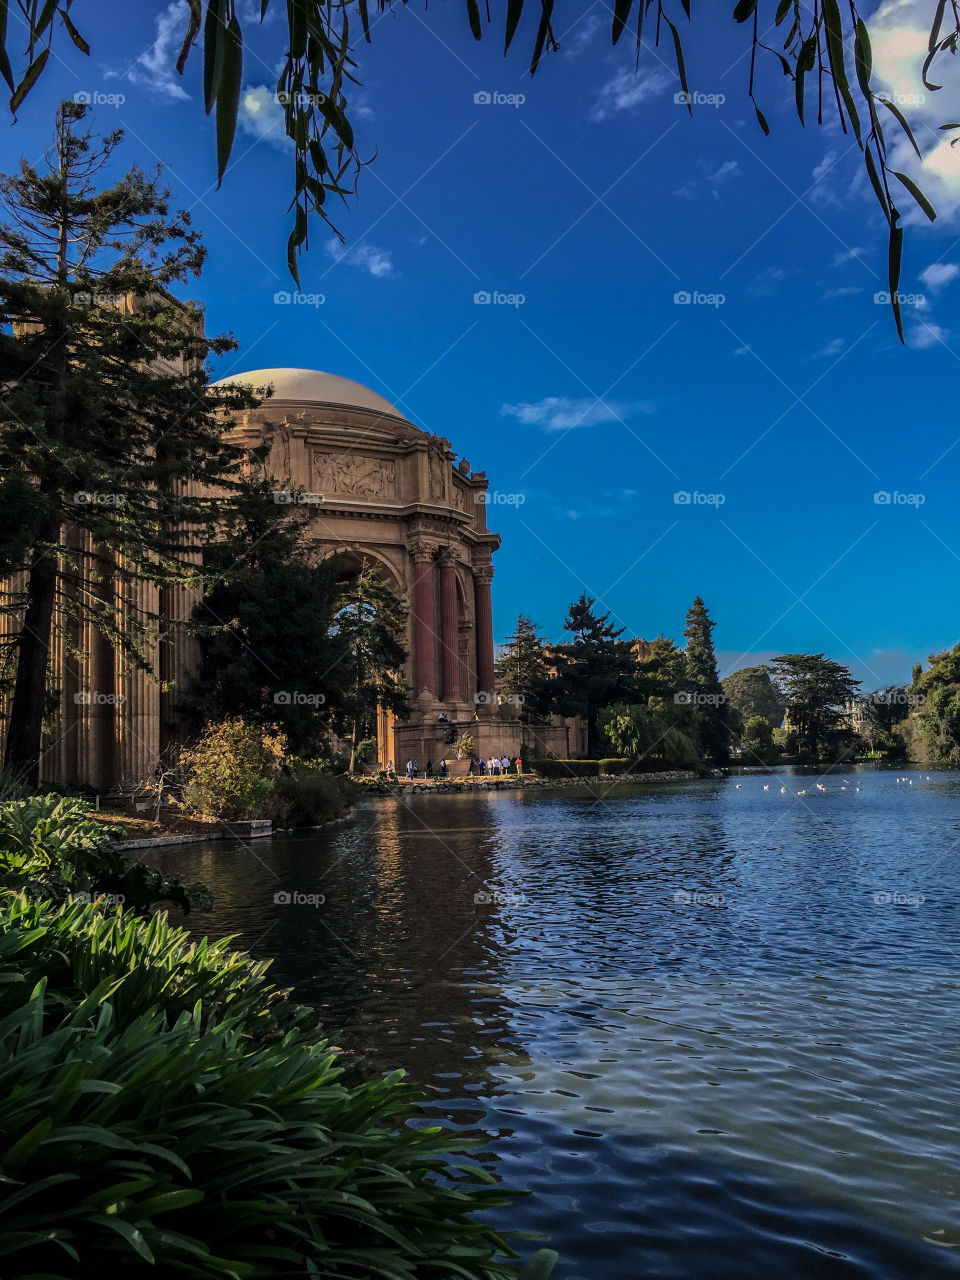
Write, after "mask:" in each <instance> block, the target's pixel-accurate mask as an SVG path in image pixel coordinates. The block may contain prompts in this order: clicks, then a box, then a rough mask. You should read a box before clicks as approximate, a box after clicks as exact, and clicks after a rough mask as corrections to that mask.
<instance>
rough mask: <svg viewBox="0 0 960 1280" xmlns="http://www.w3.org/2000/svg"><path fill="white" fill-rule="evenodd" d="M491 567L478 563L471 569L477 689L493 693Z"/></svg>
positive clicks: (494, 680)
mask: <svg viewBox="0 0 960 1280" xmlns="http://www.w3.org/2000/svg"><path fill="white" fill-rule="evenodd" d="M492 581H493V569H492V568H491V566H490V565H480V566H478V567H477V568H475V569H474V571H473V590H474V598H475V602H476V610H477V689H478V690H479V691H481V692H483V693H491V694H492V693H493V691H494V690H495V689H496V687H497V686H496V675H495V674H494V670H493V604H492V601H491V599H490V583H491V582H492Z"/></svg>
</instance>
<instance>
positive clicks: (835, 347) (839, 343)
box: [807, 338, 846, 360]
mask: <svg viewBox="0 0 960 1280" xmlns="http://www.w3.org/2000/svg"><path fill="white" fill-rule="evenodd" d="M845 345H846V344H845V343H844V340H843V339H842V338H831V339H830V341H829V342H828V343H826V345H825V346H822V347H821V348H820V350H819V351H814V353H813V355H810V356H807V359H808V360H824V359H826V358H827V357H828V356H838V355H839V354H840V352H841V351H842V350H843V348H844V346H845Z"/></svg>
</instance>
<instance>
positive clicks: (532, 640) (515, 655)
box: [495, 613, 550, 724]
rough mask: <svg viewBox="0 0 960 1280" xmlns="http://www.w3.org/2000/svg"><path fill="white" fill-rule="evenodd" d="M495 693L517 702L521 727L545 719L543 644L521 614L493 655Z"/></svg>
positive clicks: (532, 624)
mask: <svg viewBox="0 0 960 1280" xmlns="http://www.w3.org/2000/svg"><path fill="white" fill-rule="evenodd" d="M495 665H496V673H497V692H498V693H499V694H502V695H504V696H506V697H507V698H514V699H520V700H521V701H520V719H521V720H522V721H523V723H524V724H542V723H543V722H544V721H545V720H547V719H548V718H549V713H550V698H549V695H548V693H547V683H548V680H549V671H548V669H547V659H546V652H545V649H544V640H543V637H542V636H541V634H540V628H539V627H538V626H537V624H536V623H535V622H534V621H533V620H532V619H531V618H528V617H527V616H526V615H525V614H522V613H521V614H520V616H519V617H518V618H517V626H516V630H515V631H514V633H513V635H512V636H510V638H509V639H508V640H507V642H506V644H505V645H504V646H503V648H502V649H501V651H500V653H499V654H498V655H497V661H496V664H495Z"/></svg>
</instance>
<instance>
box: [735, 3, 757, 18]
mask: <svg viewBox="0 0 960 1280" xmlns="http://www.w3.org/2000/svg"><path fill="white" fill-rule="evenodd" d="M756 7H757V0H739V3H738V4H737V6H736V7H735V9H734V11H733V20H734V22H746V21H747V19H748V18H752V17H753V13H754V10H755V9H756Z"/></svg>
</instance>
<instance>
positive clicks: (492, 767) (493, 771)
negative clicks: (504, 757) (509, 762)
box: [487, 756, 500, 778]
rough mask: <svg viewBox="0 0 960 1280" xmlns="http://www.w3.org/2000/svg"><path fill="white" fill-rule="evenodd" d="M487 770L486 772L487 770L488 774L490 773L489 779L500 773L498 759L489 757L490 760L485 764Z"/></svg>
mask: <svg viewBox="0 0 960 1280" xmlns="http://www.w3.org/2000/svg"><path fill="white" fill-rule="evenodd" d="M487 768H488V770H489V772H490V777H491V778H495V777H496V776H497V774H498V773H499V772H500V761H499V759H498V758H497V757H496V756H491V757H490V759H489V761H488V763H487Z"/></svg>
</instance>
